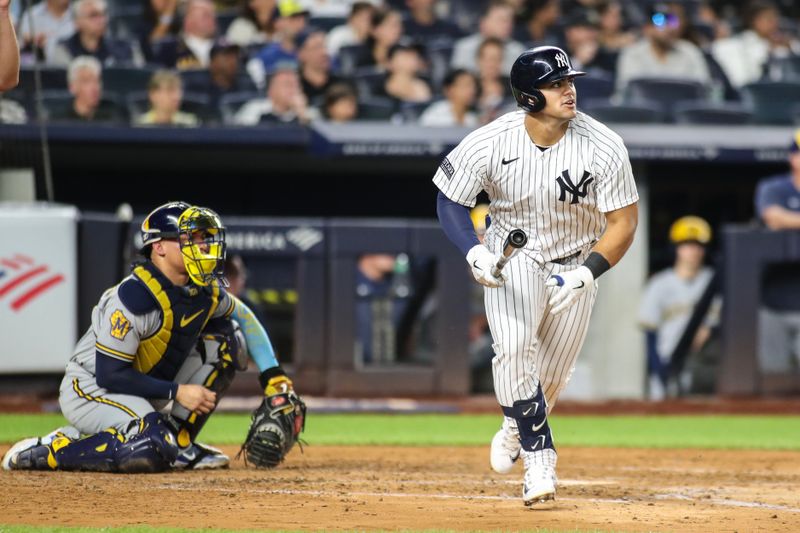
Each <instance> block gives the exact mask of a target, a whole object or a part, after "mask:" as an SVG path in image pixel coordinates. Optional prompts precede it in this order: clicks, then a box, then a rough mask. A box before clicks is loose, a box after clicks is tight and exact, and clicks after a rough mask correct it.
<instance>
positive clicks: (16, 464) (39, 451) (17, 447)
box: [3, 437, 55, 470]
mask: <svg viewBox="0 0 800 533" xmlns="http://www.w3.org/2000/svg"><path fill="white" fill-rule="evenodd" d="M51 456H52V453H51V450H50V447H49V446H48V445H46V444H42V440H41V439H40V438H38V437H29V438H27V439H22V440H21V441H19V442H17V443H16V444H14V445H13V446H12V447H11V448H10V449H9V450H8V451H7V452H6V454H5V455H4V456H3V470H52V469H53V468H55V461H53V466H52V467H51V466H50V464H49V462H48V458H49V457H51Z"/></svg>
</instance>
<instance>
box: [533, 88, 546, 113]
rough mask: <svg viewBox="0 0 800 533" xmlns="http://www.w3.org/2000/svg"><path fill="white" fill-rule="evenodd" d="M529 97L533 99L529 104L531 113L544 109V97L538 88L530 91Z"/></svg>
mask: <svg viewBox="0 0 800 533" xmlns="http://www.w3.org/2000/svg"><path fill="white" fill-rule="evenodd" d="M529 96H530V99H531V100H533V103H532V105H531V110H530V111H531V113H537V112H539V111H541V110H542V109H544V106H545V104H546V103H547V102H546V101H545V99H544V94H543V93H542V91H540V90H539V89H534V90H532V91H531V92H530V95H529Z"/></svg>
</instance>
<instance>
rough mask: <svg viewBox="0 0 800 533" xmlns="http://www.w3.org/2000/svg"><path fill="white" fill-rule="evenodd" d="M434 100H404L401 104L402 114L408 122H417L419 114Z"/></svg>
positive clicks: (404, 120)
mask: <svg viewBox="0 0 800 533" xmlns="http://www.w3.org/2000/svg"><path fill="white" fill-rule="evenodd" d="M434 101H436V100H431V101H429V102H402V103H401V104H400V116H401V117H402V118H403V122H405V123H406V124H416V122H417V121H418V120H419V116H420V115H421V114H422V112H423V111H425V110H426V109H427V108H428V106H430V105H431V104H432V103H433V102H434Z"/></svg>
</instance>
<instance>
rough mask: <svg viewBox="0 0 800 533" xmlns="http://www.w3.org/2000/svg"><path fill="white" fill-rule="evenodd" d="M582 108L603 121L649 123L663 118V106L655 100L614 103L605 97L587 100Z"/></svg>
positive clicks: (660, 120)
mask: <svg viewBox="0 0 800 533" xmlns="http://www.w3.org/2000/svg"><path fill="white" fill-rule="evenodd" d="M581 110H582V111H584V112H586V113H587V114H589V115H590V116H592V117H594V118H596V119H597V120H599V121H601V122H618V123H619V122H621V123H630V124H649V123H655V122H662V119H663V112H662V111H661V106H660V105H658V104H657V103H653V102H649V103H648V102H639V103H636V104H612V103H611V102H610V101H608V100H605V99H597V100H587V101H586V102H585V103H584V104H583V105H582V106H581Z"/></svg>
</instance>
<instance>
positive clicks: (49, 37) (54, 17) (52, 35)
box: [17, 0, 75, 63]
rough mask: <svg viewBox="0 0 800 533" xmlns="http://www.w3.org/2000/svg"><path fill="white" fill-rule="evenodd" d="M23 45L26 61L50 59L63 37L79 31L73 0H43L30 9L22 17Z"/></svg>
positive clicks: (20, 30) (20, 28)
mask: <svg viewBox="0 0 800 533" xmlns="http://www.w3.org/2000/svg"><path fill="white" fill-rule="evenodd" d="M17 30H18V31H19V35H20V41H21V42H20V44H21V46H22V52H23V54H24V55H25V56H26V58H25V60H24V61H23V62H24V63H33V62H34V61H35V60H47V59H48V58H49V57H50V52H51V51H52V50H53V49H54V48H55V46H56V45H57V44H58V42H59V41H60V40H61V39H67V38H68V37H69V36H70V35H72V34H73V33H75V22H74V19H73V16H72V10H71V9H70V8H69V0H43V1H42V2H39V3H38V4H33V7H31V8H30V13H28V10H27V9H26V10H25V11H24V12H23V13H22V16H21V17H20V22H19V27H18V28H17Z"/></svg>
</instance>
